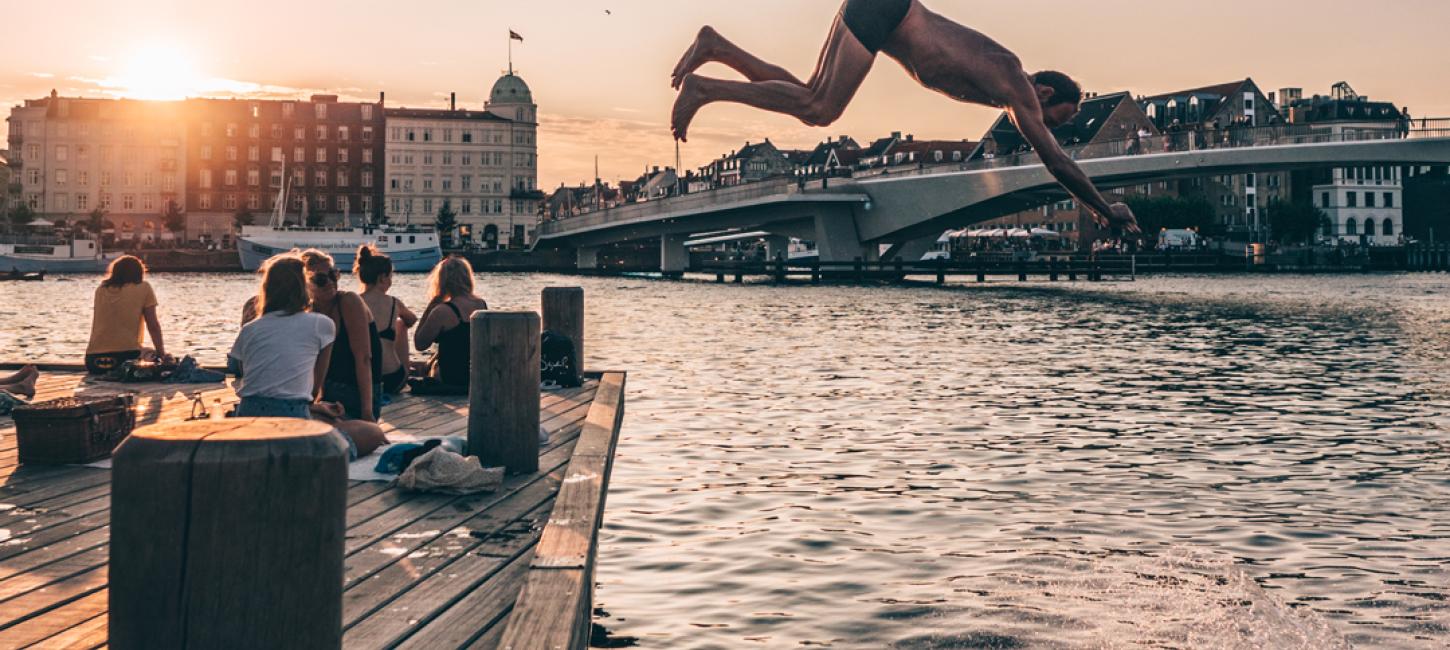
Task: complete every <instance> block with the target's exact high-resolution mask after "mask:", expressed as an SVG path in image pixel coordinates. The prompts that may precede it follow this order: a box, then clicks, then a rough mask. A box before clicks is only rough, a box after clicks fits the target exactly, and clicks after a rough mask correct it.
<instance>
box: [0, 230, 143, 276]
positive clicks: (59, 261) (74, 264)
mask: <svg viewBox="0 0 1450 650" xmlns="http://www.w3.org/2000/svg"><path fill="white" fill-rule="evenodd" d="M114 257H115V255H110V256H107V255H105V254H103V253H102V252H101V245H100V244H99V243H98V242H97V241H96V240H94V239H73V238H65V237H36V236H17V237H0V275H3V274H5V273H7V272H8V273H12V274H13V273H37V272H40V273H44V272H49V273H100V272H102V271H104V270H106V265H107V264H109V263H110V262H111V259H112V258H114Z"/></svg>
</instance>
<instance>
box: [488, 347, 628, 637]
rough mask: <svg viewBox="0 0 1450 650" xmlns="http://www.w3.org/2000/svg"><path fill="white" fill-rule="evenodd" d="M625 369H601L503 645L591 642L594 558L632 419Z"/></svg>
mask: <svg viewBox="0 0 1450 650" xmlns="http://www.w3.org/2000/svg"><path fill="white" fill-rule="evenodd" d="M624 384H625V373H623V372H605V373H602V374H601V375H600V380H599V388H598V391H597V392H596V393H595V395H594V404H593V405H592V406H591V407H590V408H589V415H588V417H587V418H586V419H585V421H584V428H583V430H582V431H581V432H580V433H579V440H578V442H576V443H574V455H573V457H572V459H571V460H570V461H569V469H568V470H567V471H566V472H565V474H564V484H563V485H562V486H561V487H560V488H559V494H558V496H557V497H555V499H554V510H553V513H552V514H550V515H549V523H548V524H546V525H545V526H544V533H543V535H542V537H541V538H540V539H539V543H538V545H537V546H536V547H535V548H534V558H533V561H532V563H531V564H530V565H529V570H528V573H527V574H526V575H525V577H524V586H523V590H522V591H521V592H520V593H519V596H518V599H517V600H515V601H514V608H513V612H512V613H511V614H510V615H509V619H508V623H507V627H506V628H505V630H504V635H503V640H502V641H501V642H500V643H499V647H500V648H506V649H512V650H576V649H577V650H582V649H583V648H587V647H588V646H589V634H590V630H591V627H592V614H593V610H594V565H595V557H596V554H597V552H598V549H599V528H600V525H601V524H602V523H603V520H604V497H605V494H606V492H607V490H606V488H607V487H608V485H609V473H610V471H611V470H612V469H613V466H614V448H615V446H616V445H617V444H618V442H619V429H620V426H621V425H622V423H623V421H624Z"/></svg>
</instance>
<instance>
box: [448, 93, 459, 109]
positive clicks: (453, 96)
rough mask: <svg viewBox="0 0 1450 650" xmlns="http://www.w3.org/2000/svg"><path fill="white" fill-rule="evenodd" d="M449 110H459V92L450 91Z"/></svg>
mask: <svg viewBox="0 0 1450 650" xmlns="http://www.w3.org/2000/svg"><path fill="white" fill-rule="evenodd" d="M448 110H450V111H456V110H458V93H453V92H450V93H448Z"/></svg>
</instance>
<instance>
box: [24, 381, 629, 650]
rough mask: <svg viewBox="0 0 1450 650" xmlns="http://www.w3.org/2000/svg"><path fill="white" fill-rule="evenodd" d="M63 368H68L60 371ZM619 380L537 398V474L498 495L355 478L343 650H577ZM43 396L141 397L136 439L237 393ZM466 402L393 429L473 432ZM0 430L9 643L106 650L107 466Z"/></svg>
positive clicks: (414, 401)
mask: <svg viewBox="0 0 1450 650" xmlns="http://www.w3.org/2000/svg"><path fill="white" fill-rule="evenodd" d="M57 368H61V371H57ZM624 383H625V375H624V373H619V372H604V373H591V374H590V375H589V376H588V380H587V382H586V383H585V385H584V386H583V387H581V388H577V389H569V390H562V391H554V392H547V393H543V394H542V395H541V397H540V405H539V406H540V421H541V423H542V425H543V426H544V427H545V428H546V429H547V430H548V431H549V432H550V438H549V442H548V444H547V445H542V446H541V448H540V450H539V458H538V467H539V468H538V471H537V472H533V473H528V474H521V475H516V476H510V477H508V478H506V479H505V480H504V483H503V485H502V487H501V488H500V489H499V490H498V491H497V492H494V493H485V494H480V495H473V496H449V495H442V494H434V493H419V492H405V491H402V490H399V489H397V488H394V487H391V486H390V485H389V484H388V483H380V482H361V481H351V482H350V483H349V486H348V489H347V511H346V531H347V532H346V537H345V542H344V546H345V548H344V558H345V559H344V584H343V592H342V593H343V597H342V629H343V645H344V647H347V648H384V647H387V648H393V647H403V648H495V647H508V648H514V649H516V650H522V649H525V648H583V647H586V646H587V645H588V639H589V635H590V629H591V624H590V615H591V613H592V609H593V606H592V590H593V576H594V559H595V551H596V547H597V539H598V531H599V526H600V523H601V521H602V516H603V511H604V499H605V495H606V491H607V488H608V481H609V473H610V469H611V465H612V461H613V457H614V449H615V445H616V443H617V441H618V437H619V431H620V424H621V421H622V417H623V411H624ZM38 388H39V390H38V395H37V399H40V400H44V399H51V398H56V397H64V396H71V395H76V396H103V395H115V394H121V393H131V394H134V395H135V401H136V407H137V415H138V417H137V420H138V421H137V427H138V428H140V427H145V426H152V425H161V424H166V423H172V422H180V421H184V420H186V419H188V418H190V417H192V415H193V414H194V412H195V410H197V409H198V398H199V404H200V405H201V406H204V407H205V409H206V410H208V411H212V412H213V413H215V412H218V411H224V410H226V409H227V408H229V406H230V405H231V404H232V403H234V402H235V401H236V397H235V395H234V394H233V392H232V389H231V387H230V385H229V384H228V385H225V386H224V385H221V384H208V385H203V386H202V388H203V391H202V392H200V393H194V391H195V390H196V388H195V387H189V386H186V385H176V384H113V383H103V382H90V381H88V380H84V377H83V375H82V374H80V373H78V372H66V371H64V367H57V366H50V367H49V369H46V370H44V372H43V374H42V376H41V379H40V382H39V387H38ZM467 411H468V398H466V397H457V398H432V397H426V398H425V397H412V396H404V397H402V398H400V399H398V400H396V401H394V402H393V403H392V404H390V405H389V406H387V407H386V408H384V410H383V418H382V424H383V426H384V429H385V430H386V431H388V432H390V433H391V432H406V433H408V434H412V435H414V436H417V437H425V436H426V437H436V436H449V435H462V436H466V435H467V428H468V417H467ZM16 453H17V452H16V437H15V426H14V423H13V421H12V420H11V419H10V418H9V417H4V418H0V647H5V648H19V647H29V646H36V647H75V648H97V647H101V646H105V645H107V644H108V641H109V637H108V633H107V631H108V627H107V621H108V607H107V602H108V596H109V590H108V582H107V569H108V562H109V560H110V557H109V555H110V553H109V543H110V530H109V522H110V493H111V475H112V472H111V470H108V469H94V468H87V467H71V466H68V467H30V466H20V465H18V461H17V456H16Z"/></svg>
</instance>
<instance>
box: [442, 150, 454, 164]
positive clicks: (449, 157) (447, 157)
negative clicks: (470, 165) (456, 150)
mask: <svg viewBox="0 0 1450 650" xmlns="http://www.w3.org/2000/svg"><path fill="white" fill-rule="evenodd" d="M443 164H445V165H452V164H453V152H452V151H445V152H443Z"/></svg>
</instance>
